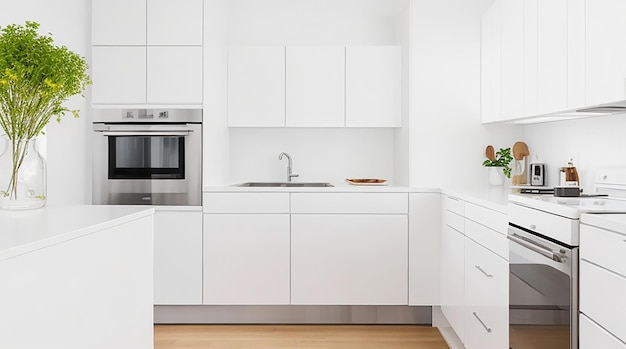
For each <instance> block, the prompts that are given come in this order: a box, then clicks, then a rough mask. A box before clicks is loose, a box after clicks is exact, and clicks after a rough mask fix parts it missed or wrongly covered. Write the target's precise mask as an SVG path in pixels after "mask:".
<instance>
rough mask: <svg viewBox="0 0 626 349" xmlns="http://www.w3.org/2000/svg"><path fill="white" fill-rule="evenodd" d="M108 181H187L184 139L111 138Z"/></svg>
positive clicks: (133, 136) (180, 137)
mask: <svg viewBox="0 0 626 349" xmlns="http://www.w3.org/2000/svg"><path fill="white" fill-rule="evenodd" d="M108 142H109V151H108V154H109V161H108V163H109V166H108V167H109V168H108V178H109V179H185V137H184V136H168V135H132V136H110V137H108Z"/></svg>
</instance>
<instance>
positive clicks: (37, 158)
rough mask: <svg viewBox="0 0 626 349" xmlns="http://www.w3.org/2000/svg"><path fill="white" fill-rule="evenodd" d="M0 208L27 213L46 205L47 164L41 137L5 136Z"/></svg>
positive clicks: (0, 182) (0, 159) (0, 167)
mask: <svg viewBox="0 0 626 349" xmlns="http://www.w3.org/2000/svg"><path fill="white" fill-rule="evenodd" d="M1 138H2V140H3V143H4V147H3V148H0V149H4V151H3V152H2V154H0V209H7V210H25V209H33V208H40V207H43V206H45V205H46V162H45V160H44V159H43V157H42V156H41V154H40V153H39V151H38V150H37V138H31V139H21V140H11V139H9V138H8V137H7V136H6V135H4V136H2V137H1Z"/></svg>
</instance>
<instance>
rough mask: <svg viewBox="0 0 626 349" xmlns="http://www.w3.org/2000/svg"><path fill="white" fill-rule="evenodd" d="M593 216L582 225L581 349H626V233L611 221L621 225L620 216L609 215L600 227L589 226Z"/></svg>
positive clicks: (584, 217) (584, 220) (586, 217)
mask: <svg viewBox="0 0 626 349" xmlns="http://www.w3.org/2000/svg"><path fill="white" fill-rule="evenodd" d="M592 216H595V215H583V217H581V222H582V224H581V225H580V259H581V262H580V287H579V295H580V296H579V297H580V298H579V299H580V312H581V314H580V319H581V326H580V349H591V348H602V349H605V348H607V349H614V348H615V349H617V348H620V349H623V348H626V326H624V316H623V314H624V309H626V298H625V297H624V294H626V264H625V263H624V253H626V232H624V231H623V230H622V229H623V228H620V229H618V228H615V227H613V226H614V225H615V224H613V226H612V224H611V223H612V221H611V219H613V220H614V221H618V222H620V220H619V219H620V218H619V217H620V216H621V215H614V216H613V215H607V217H606V218H602V219H604V220H606V221H607V222H606V223H604V222H602V224H600V225H598V226H592V225H589V224H588V218H589V217H592ZM598 216H600V215H598ZM594 218H595V219H596V221H601V220H602V219H599V218H597V217H594ZM593 224H595V223H593ZM604 224H606V227H604V226H603V225H604ZM622 225H623V224H622ZM610 229H615V230H610Z"/></svg>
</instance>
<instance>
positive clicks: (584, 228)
mask: <svg viewBox="0 0 626 349" xmlns="http://www.w3.org/2000/svg"><path fill="white" fill-rule="evenodd" d="M624 256H626V235H622V234H618V233H614V232H611V231H608V230H604V229H599V228H596V227H592V226H589V225H584V224H581V226H580V258H581V259H586V260H588V261H591V262H594V263H596V264H598V265H601V266H603V267H605V268H607V269H609V270H612V271H614V272H616V273H618V274H621V275H624V276H626V263H624Z"/></svg>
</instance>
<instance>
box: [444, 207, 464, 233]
mask: <svg viewBox="0 0 626 349" xmlns="http://www.w3.org/2000/svg"><path fill="white" fill-rule="evenodd" d="M443 224H445V225H447V226H449V227H450V228H452V229H454V230H456V231H458V232H459V233H461V234H463V232H464V231H465V229H464V227H465V218H463V217H462V216H459V215H458V214H456V213H454V212H452V211H448V210H444V211H443Z"/></svg>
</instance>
